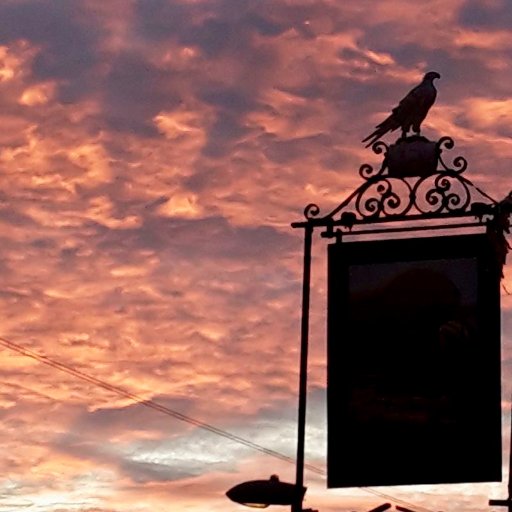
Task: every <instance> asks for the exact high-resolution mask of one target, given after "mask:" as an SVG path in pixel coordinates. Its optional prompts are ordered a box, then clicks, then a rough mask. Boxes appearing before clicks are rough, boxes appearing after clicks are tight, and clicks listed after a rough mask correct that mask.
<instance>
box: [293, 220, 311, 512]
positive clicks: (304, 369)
mask: <svg viewBox="0 0 512 512" xmlns="http://www.w3.org/2000/svg"><path fill="white" fill-rule="evenodd" d="M312 239H313V227H312V226H306V227H305V229H304V267H303V277H302V321H301V333H300V369H299V412H298V429H297V467H296V477H295V485H296V488H297V501H296V502H295V503H294V504H293V505H292V512H302V498H303V495H302V488H303V487H304V444H305V434H306V396H307V384H308V339H309V296H310V282H311V245H312Z"/></svg>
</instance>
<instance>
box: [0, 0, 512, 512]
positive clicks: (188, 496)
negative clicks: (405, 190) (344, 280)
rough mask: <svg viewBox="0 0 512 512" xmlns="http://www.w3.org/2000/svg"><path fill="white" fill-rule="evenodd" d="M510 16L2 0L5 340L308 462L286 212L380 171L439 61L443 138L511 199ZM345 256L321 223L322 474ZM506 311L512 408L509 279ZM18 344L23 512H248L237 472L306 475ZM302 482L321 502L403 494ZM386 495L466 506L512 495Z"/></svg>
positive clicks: (318, 352) (427, 9)
mask: <svg viewBox="0 0 512 512" xmlns="http://www.w3.org/2000/svg"><path fill="white" fill-rule="evenodd" d="M511 27H512V5H511V4H510V2H509V0H425V1H423V2H412V1H411V0H385V1H377V0H344V1H339V0H106V1H105V0H2V2H1V3H0V122H1V127H2V129H1V130H0V179H1V187H0V209H1V215H0V237H1V251H0V255H1V257H0V278H1V283H2V284H1V287H0V315H1V318H2V326H1V329H0V335H1V336H2V337H3V338H5V339H8V340H11V341H13V342H15V343H17V344H19V345H22V346H24V347H27V348H29V349H30V350H33V351H35V352H37V353H39V354H44V355H46V356H48V357H51V358H53V359H56V360H58V361H60V362H62V363H64V364H67V365H70V366H72V367H74V368H76V369H78V370H80V371H82V372H86V373H88V374H91V375H93V376H94V377H95V378H97V379H101V380H102V381H105V382H108V383H110V384H112V385H115V386H119V387H121V388H123V389H125V390H127V391H128V392H129V393H133V394H136V395H137V396H139V397H141V399H152V400H154V401H155V402H158V403H159V404H162V405H163V406H165V407H167V408H168V409H169V410H172V411H177V412H179V413H182V414H185V415H187V417H190V418H194V419H197V420H200V421H202V422H206V423H208V424H211V425H214V426H215V427H217V428H220V429H222V430H224V431H227V432H230V433H232V434H235V435H237V436H240V437H242V438H244V439H248V440H250V441H252V442H254V443H257V444H258V445H261V446H263V447H265V448H268V449H271V450H275V451H278V452H280V453H283V454H285V455H288V456H291V457H293V456H294V454H295V442H296V441H295V439H296V427H295V422H296V397H297V383H298V376H297V373H298V348H299V331H300V290H301V279H302V275H301V271H302V268H301V266H302V233H301V232H299V231H298V230H293V229H291V227H290V223H291V222H293V221H296V220H301V218H302V211H303V208H304V206H305V205H306V204H308V203H310V202H314V203H317V204H318V205H320V206H321V208H322V210H323V211H328V210H329V208H331V207H333V206H335V205H336V204H338V203H339V202H341V200H342V199H344V197H346V195H347V194H348V193H350V192H351V191H352V190H353V189H354V188H355V187H356V186H357V185H358V184H360V177H359V175H358V172H357V171H358V168H359V166H360V165H361V164H362V163H364V162H370V163H372V162H373V163H376V162H378V161H379V158H380V157H378V156H376V155H375V154H373V153H372V152H371V151H370V150H369V149H365V148H364V145H363V144H361V139H362V138H364V137H365V136H366V135H367V134H368V133H369V132H370V131H371V129H372V128H373V126H374V125H375V124H376V123H378V122H379V121H381V120H382V118H383V116H385V115H386V114H387V113H388V112H389V110H390V108H391V107H393V106H394V105H395V104H396V102H397V101H398V100H399V99H400V98H401V97H402V96H403V95H404V94H405V93H406V92H407V91H408V90H409V89H410V88H411V87H412V86H414V85H415V84H417V83H418V82H419V80H420V79H421V77H422V75H423V74H424V73H425V72H426V71H428V70H436V71H438V72H439V73H440V74H441V76H442V78H441V80H439V81H438V82H437V86H438V90H439V94H438V101H437V102H436V104H435V105H434V107H433V108H432V110H431V112H430V115H429V117H428V118H427V120H426V122H425V123H424V125H423V133H424V134H425V135H426V136H428V137H429V138H431V139H433V140H437V139H438V138H439V137H441V136H443V135H450V136H452V137H453V138H454V139H455V140H456V144H457V145H456V148H455V151H456V153H457V154H462V155H464V156H465V157H466V158H467V159H468V161H469V169H468V171H467V172H466V176H467V177H468V178H470V179H471V180H472V181H474V182H475V183H476V184H478V186H480V187H482V188H483V189H485V191H486V192H487V193H488V194H490V195H491V196H493V197H496V198H497V199H501V198H502V197H503V196H504V195H505V194H506V193H507V192H508V191H509V190H511V189H512V180H511V179H510V160H511V157H512V139H511V135H512V100H511V90H512V89H511V87H512V85H511V84H512V70H511V67H510V62H511V58H512V29H511ZM386 140H387V141H388V142H391V141H393V140H394V137H393V136H388V137H387V138H386ZM325 248H326V243H325V240H323V239H321V238H320V237H315V246H314V258H313V283H312V284H313V290H312V311H311V349H310V350H311V352H310V388H309V403H308V430H307V433H308V436H307V446H306V452H307V460H308V462H309V463H311V464H314V465H315V466H316V467H318V468H320V469H325V434H326V429H325V366H326V359H325V288H326V283H325V267H326V263H325V257H326V254H325V253H326V250H325ZM509 275H510V277H508V276H509ZM503 284H504V287H505V288H508V289H510V290H512V274H510V272H509V271H508V269H507V268H505V279H504V281H503ZM502 307H503V369H504V386H503V398H504V401H503V407H504V411H505V412H507V410H508V405H509V403H508V399H507V397H508V396H509V394H510V391H511V387H510V386H509V385H508V382H507V379H508V378H509V377H510V376H511V373H512V368H511V362H512V359H511V350H512V346H511V341H512V340H511V329H512V325H511V324H512V299H511V298H509V296H508V295H507V293H506V291H505V289H504V291H503V297H502ZM0 358H1V359H0V360H1V366H0V377H1V378H0V420H1V421H0V436H1V439H2V443H1V444H2V451H1V453H2V456H1V457H0V510H1V511H2V512H3V511H12V510H20V509H21V510H25V509H26V510H29V511H30V512H32V511H34V512H57V511H59V512H64V511H66V512H67V511H82V512H85V511H87V512H125V511H126V512H128V511H130V512H136V511H150V510H151V511H152V512H164V511H168V510H179V511H181V510H183V511H189V512H199V511H205V510H210V511H223V512H226V511H227V512H235V511H237V510H240V509H241V508H240V506H238V505H236V504H234V503H232V502H230V501H229V500H228V499H227V498H226V497H225V495H224V493H225V491H226V490H227V489H229V488H230V487H232V486H233V485H235V484H236V483H239V482H242V481H244V480H250V479H255V478H268V476H269V475H270V474H271V473H278V474H279V475H280V477H281V479H282V480H288V481H293V479H294V467H293V465H292V464H288V463H286V462H284V461H281V460H278V459H275V458H273V457H271V456H269V455H265V454H264V453H261V452H258V451H255V450H253V449H251V448H249V447H246V446H243V445H241V444H238V443H235V442H233V441H230V440H228V439H226V438H223V437H220V436H218V435H216V434H214V433H211V432H206V431H205V430H203V429H200V428H197V427H195V426H194V425H191V424H189V423H186V422H183V421H179V420H177V419H175V418H173V417H171V416H169V415H165V414H162V413H160V412H157V411H154V410H151V409H148V408H147V407H144V406H143V405H141V404H137V403H136V402H134V401H133V400H130V399H129V398H126V397H122V396H120V395H117V394H116V393H113V392H111V391H108V390H106V389H103V388H101V387H98V386H96V385H94V384H91V383H87V382H84V381H82V380H80V379H77V378H75V377H73V376H71V375H69V374H66V373H63V372H60V371H58V370H57V369H55V368H52V367H49V366H47V365H44V364H41V363H39V362H37V361H35V360H33V359H30V358H27V357H25V356H22V355H20V354H18V353H16V352H15V351H13V350H9V349H7V348H5V347H2V348H0ZM504 421H505V426H506V429H505V430H506V431H507V434H508V425H509V419H508V414H505V415H504ZM506 450H508V444H507V445H506V446H505V452H504V454H505V460H506V459H507V458H508V451H506ZM305 478H306V484H307V485H308V487H309V490H308V493H307V495H306V497H307V500H306V504H307V506H310V507H315V508H319V509H320V510H322V512H325V511H327V512H334V511H335V510H336V511H339V510H347V511H349V510H358V511H364V510H366V509H367V508H370V507H373V506H376V505H378V504H380V503H382V502H383V501H390V499H389V498H382V497H380V496H376V495H375V494H372V492H371V490H362V489H348V490H327V489H326V480H325V476H323V475H320V474H317V473H314V472H306V476H305ZM379 491H384V492H386V493H387V494H390V495H391V496H393V498H396V499H402V500H405V501H406V502H407V503H408V504H409V506H415V507H416V509H417V510H422V508H421V507H425V508H427V509H428V510H436V511H437V510H444V511H446V512H448V511H449V510H456V509H457V510H465V511H477V510H479V511H480V510H482V509H485V508H486V507H487V500H488V498H489V497H493V498H500V497H502V498H504V497H505V495H506V489H505V485H504V484H503V485H501V484H477V485H452V486H444V487H436V486H429V487H427V486H419V487H401V488H388V489H382V488H380V489H379Z"/></svg>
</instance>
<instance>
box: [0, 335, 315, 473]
mask: <svg viewBox="0 0 512 512" xmlns="http://www.w3.org/2000/svg"><path fill="white" fill-rule="evenodd" d="M0 344H1V345H3V346H4V347H6V348H9V349H11V350H14V351H15V352H18V353H19V354H22V355H24V356H26V357H30V358H32V359H35V360H37V361H39V362H40V363H43V364H46V365H47V366H51V367H52V368H55V369H56V370H60V371H62V372H65V373H68V374H69V375H72V376H73V377H76V378H78V379H81V380H84V381H86V382H89V383H90V384H93V385H95V386H98V387H101V388H103V389H106V390H107V391H111V392H113V393H115V394H117V395H120V396H123V397H124V398H129V399H130V400H132V401H134V402H136V403H138V404H140V405H143V406H144V407H148V408H150V409H153V410H156V411H158V412H161V413H163V414H167V415H168V416H171V417H173V418H175V419H178V420H180V421H184V422H186V423H189V424H191V425H194V426H196V427H198V428H201V429H203V430H206V431H208V432H211V433H213V434H217V435H219V436H222V437H224V438H226V439H229V440H231V441H234V442H235V443H239V444H242V445H245V446H247V447H248V448H252V449H254V450H257V451H259V452H261V453H264V454H266V455H270V456H272V457H275V458H278V459H281V460H283V461H285V462H289V463H292V464H295V459H294V458H292V457H289V456H287V455H284V454H282V453H279V452H277V451H275V450H271V449H269V448H265V447H264V446H261V445H259V444H257V443H254V442H252V441H249V440H247V439H244V438H243V437H240V436H237V435H236V434H232V433H230V432H226V431H225V430H222V429H220V428H218V427H215V426H214V425H211V424H209V423H205V422H203V421H200V420H197V419H195V418H192V417H190V416H187V415H185V414H182V413H180V412H178V411H175V410H173V409H171V408H169V407H166V406H165V405H162V404H159V403H158V402H155V401H153V400H147V399H145V398H143V397H141V396H139V395H136V394H135V393H132V392H130V391H127V390H125V389H123V388H120V387H118V386H113V385H112V384H109V383H108V382H105V381H103V380H100V379H97V378H96V377H93V376H92V375H89V374H87V373H85V372H82V371H80V370H77V369H76V368H73V367H72V366H69V365H67V364H64V363H61V362H58V361H56V360H54V359H52V358H50V357H48V356H43V355H41V354H38V353H37V352H34V351H32V350H30V349H28V348H26V347H23V346H21V345H18V344H17V343H14V342H12V341H10V340H8V339H6V338H2V337H0ZM305 467H307V468H308V469H309V470H310V471H313V472H314V473H317V474H320V475H324V474H325V471H323V470H322V469H320V468H317V467H316V466H313V465H310V464H306V465H305Z"/></svg>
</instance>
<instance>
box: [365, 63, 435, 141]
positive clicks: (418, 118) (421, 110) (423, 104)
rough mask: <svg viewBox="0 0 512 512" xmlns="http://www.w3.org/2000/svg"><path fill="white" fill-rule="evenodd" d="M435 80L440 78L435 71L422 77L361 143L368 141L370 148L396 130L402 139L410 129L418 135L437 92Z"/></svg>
mask: <svg viewBox="0 0 512 512" xmlns="http://www.w3.org/2000/svg"><path fill="white" fill-rule="evenodd" d="M436 78H441V75H440V74H439V73H436V72H435V71H429V72H428V73H427V74H426V75H425V76H424V77H423V80H422V81H421V83H420V84H419V85H417V86H416V87H415V88H414V89H412V90H411V91H410V92H409V93H408V94H407V96H405V98H403V99H402V100H401V101H400V103H399V104H398V106H396V107H395V108H394V109H393V110H392V113H391V115H390V116H388V117H387V118H386V119H385V120H384V121H382V123H380V124H378V125H377V126H376V127H375V128H376V130H375V131H374V132H373V133H372V134H370V135H368V137H366V139H363V141H362V142H366V141H369V142H368V144H367V145H366V147H369V146H371V145H372V144H373V143H374V142H377V141H378V140H379V139H381V138H382V137H383V136H384V135H385V134H386V133H388V132H392V131H394V130H396V129H397V128H401V129H402V137H404V138H405V137H406V136H407V132H408V131H409V130H410V129H411V128H412V130H413V132H415V133H416V134H418V135H419V133H420V125H421V123H422V122H423V120H424V119H425V117H426V116H427V112H428V111H429V109H430V107H431V106H432V105H433V104H434V101H435V99H436V94H437V91H436V88H435V87H434V80H435V79H436Z"/></svg>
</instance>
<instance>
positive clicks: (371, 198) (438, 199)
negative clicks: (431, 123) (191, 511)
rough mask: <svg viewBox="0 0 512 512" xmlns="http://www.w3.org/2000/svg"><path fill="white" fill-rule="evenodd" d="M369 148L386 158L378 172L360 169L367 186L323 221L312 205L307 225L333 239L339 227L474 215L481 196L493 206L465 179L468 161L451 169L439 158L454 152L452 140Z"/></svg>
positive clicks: (421, 140)
mask: <svg viewBox="0 0 512 512" xmlns="http://www.w3.org/2000/svg"><path fill="white" fill-rule="evenodd" d="M371 147H372V150H373V152H374V153H376V154H383V155H384V157H383V161H382V163H381V166H380V168H377V167H374V166H372V165H370V164H367V163H365V164H363V165H361V167H360V168H359V175H360V176H361V178H362V179H363V180H364V182H363V183H362V184H361V185H360V186H359V187H358V188H357V189H356V190H354V191H353V192H352V193H351V194H350V195H349V196H348V197H347V198H346V199H345V200H344V201H343V202H342V203H340V204H339V205H338V206H337V207H336V208H335V209H334V210H332V211H331V212H330V213H328V214H327V215H323V216H320V208H319V207H318V206H317V205H316V204H309V205H308V206H307V207H306V209H305V210H304V215H305V217H306V219H307V221H308V222H309V221H311V222H313V221H314V223H315V225H325V226H327V227H328V229H329V230H330V231H329V234H330V233H333V231H332V228H333V226H336V225H337V226H339V227H341V229H345V230H351V229H352V228H353V226H355V225H356V224H365V223H371V222H374V221H376V220H378V221H379V222H381V221H384V220H407V219H408V218H410V217H411V216H414V218H421V217H423V216H424V217H425V218H429V219H432V218H435V217H439V218H445V217H457V216H461V215H471V213H472V212H473V204H475V202H476V201H478V199H476V197H480V198H481V197H482V196H483V198H484V201H485V202H486V203H488V202H489V201H490V202H491V203H492V201H493V200H492V198H489V197H488V196H486V195H485V194H483V193H482V191H481V190H480V189H478V188H477V187H475V186H474V185H473V183H471V181H469V180H468V179H467V178H465V177H463V176H462V173H463V172H464V171H465V170H466V169H467V167H468V163H467V160H466V159H465V158H463V157H462V156H457V157H455V158H454V159H453V161H452V164H451V166H448V165H447V164H446V163H445V162H444V161H443V159H442V158H441V154H442V153H443V151H445V150H450V149H453V148H454V147H455V142H454V141H453V139H452V138H451V137H442V138H441V139H439V140H438V141H437V142H434V141H430V140H428V139H426V138H425V137H423V136H420V135H414V136H411V137H406V138H400V139H398V140H397V141H396V142H395V144H392V145H390V146H387V145H386V144H385V143H384V142H381V141H377V142H375V143H374V144H372V146H371ZM482 204H483V206H486V204H484V203H478V202H476V205H475V208H474V209H475V211H477V210H478V211H480V210H481V209H482V208H481V207H480V206H478V205H482ZM477 206H478V208H477ZM484 217H485V215H484V214H482V215H480V216H479V217H478V218H480V219H481V220H482V219H483V218H484Z"/></svg>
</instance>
